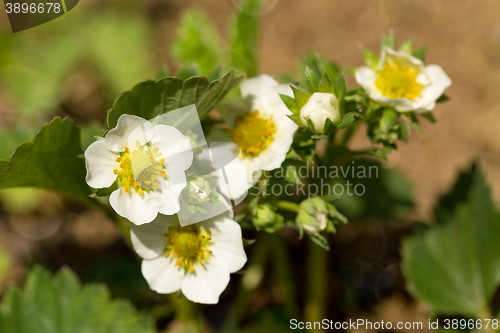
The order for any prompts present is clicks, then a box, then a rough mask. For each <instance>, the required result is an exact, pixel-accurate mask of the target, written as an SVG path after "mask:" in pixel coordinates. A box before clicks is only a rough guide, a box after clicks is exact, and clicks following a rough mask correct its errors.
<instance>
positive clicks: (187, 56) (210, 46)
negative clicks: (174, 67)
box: [172, 10, 223, 75]
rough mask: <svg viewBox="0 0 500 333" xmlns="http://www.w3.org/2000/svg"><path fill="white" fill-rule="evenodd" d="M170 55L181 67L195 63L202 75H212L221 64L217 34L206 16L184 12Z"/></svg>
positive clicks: (220, 50) (190, 11)
mask: <svg viewBox="0 0 500 333" xmlns="http://www.w3.org/2000/svg"><path fill="white" fill-rule="evenodd" d="M172 55H173V57H174V58H175V59H176V60H177V61H178V62H179V63H181V64H182V65H183V66H187V65H189V64H190V63H197V64H198V67H199V68H200V72H201V74H203V75H208V74H210V73H212V72H213V71H215V70H216V69H217V68H218V67H219V66H220V65H221V64H222V62H223V57H222V46H221V44H220V40H219V34H218V33H217V29H216V28H215V27H214V25H213V24H212V22H210V19H209V18H208V17H207V16H206V15H204V14H203V13H201V12H199V11H195V10H187V11H185V12H184V14H183V15H182V18H181V23H180V25H179V28H178V30H177V37H176V38H175V40H174V42H173V45H172Z"/></svg>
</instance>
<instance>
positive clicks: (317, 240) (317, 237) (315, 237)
mask: <svg viewBox="0 0 500 333" xmlns="http://www.w3.org/2000/svg"><path fill="white" fill-rule="evenodd" d="M307 235H308V236H309V238H310V239H311V240H312V241H313V242H314V244H316V245H318V246H319V247H321V248H323V249H325V250H327V251H329V250H330V246H329V245H328V241H327V240H326V238H325V237H323V236H322V235H321V234H318V233H313V232H308V233H307Z"/></svg>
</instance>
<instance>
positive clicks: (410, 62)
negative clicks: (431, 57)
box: [378, 46, 424, 72]
mask: <svg viewBox="0 0 500 333" xmlns="http://www.w3.org/2000/svg"><path fill="white" fill-rule="evenodd" d="M387 60H389V61H399V62H401V64H402V65H403V66H411V67H414V68H416V69H417V70H418V71H419V72H423V71H424V62H423V61H422V60H420V59H418V58H415V57H414V56H412V55H410V54H408V53H406V52H399V51H395V50H393V49H391V48H390V47H387V46H384V47H383V48H382V55H381V56H380V60H379V64H378V68H379V69H382V68H384V64H385V62H386V61H387Z"/></svg>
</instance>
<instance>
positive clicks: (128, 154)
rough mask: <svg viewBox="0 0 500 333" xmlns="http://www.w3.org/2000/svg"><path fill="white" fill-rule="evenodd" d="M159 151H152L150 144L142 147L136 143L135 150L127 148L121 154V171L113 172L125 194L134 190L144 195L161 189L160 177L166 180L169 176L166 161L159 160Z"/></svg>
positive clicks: (119, 160) (118, 160) (157, 149)
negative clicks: (166, 170)
mask: <svg viewBox="0 0 500 333" xmlns="http://www.w3.org/2000/svg"><path fill="white" fill-rule="evenodd" d="M159 150H160V149H159V148H158V147H156V148H153V149H151V146H150V145H149V143H147V144H146V145H144V146H141V144H140V143H139V141H136V143H135V149H134V150H130V149H129V148H128V147H125V151H124V152H121V153H120V157H118V158H117V159H116V161H117V162H120V170H119V169H115V170H113V172H114V173H115V174H117V175H118V186H120V187H123V189H124V191H125V193H128V191H130V189H134V190H135V191H136V192H137V193H138V194H139V195H142V194H143V193H144V192H146V193H149V192H150V191H152V190H153V189H156V188H159V187H160V184H159V183H158V177H165V178H166V177H167V174H166V172H165V170H164V169H165V166H164V165H163V163H165V159H163V158H161V159H157V154H158V151H159Z"/></svg>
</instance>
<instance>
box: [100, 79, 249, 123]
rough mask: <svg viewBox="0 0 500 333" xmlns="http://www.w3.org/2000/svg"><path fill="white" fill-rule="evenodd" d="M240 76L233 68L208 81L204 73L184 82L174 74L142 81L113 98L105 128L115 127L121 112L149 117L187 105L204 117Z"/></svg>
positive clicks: (238, 80)
mask: <svg viewBox="0 0 500 333" xmlns="http://www.w3.org/2000/svg"><path fill="white" fill-rule="evenodd" d="M241 79H242V76H241V75H240V76H235V70H234V69H233V70H231V71H229V72H227V73H226V74H225V75H224V76H223V77H222V78H221V79H219V80H215V81H213V82H211V83H210V82H208V79H207V78H206V77H204V76H195V77H192V78H189V79H187V80H186V81H182V80H181V79H179V78H176V77H166V78H163V79H161V80H158V81H156V82H155V81H152V80H145V81H142V82H140V83H139V84H137V85H136V86H135V87H133V88H132V90H129V91H125V92H124V93H122V94H121V95H120V97H118V99H117V100H116V101H115V104H114V105H113V108H112V109H111V110H110V111H109V113H108V129H112V128H113V127H115V126H116V123H117V121H118V118H120V116H121V115H123V114H131V115H136V116H139V117H142V118H144V119H153V118H154V117H156V116H158V115H160V114H163V113H166V112H168V111H172V110H175V109H178V108H181V107H183V106H187V105H191V104H195V105H196V108H197V110H198V114H199V116H200V119H204V118H205V117H206V116H207V115H208V113H209V112H210V110H212V108H214V107H215V106H216V105H217V103H218V102H219V101H220V100H222V99H223V98H224V96H225V95H226V94H227V93H228V92H229V91H230V90H231V89H232V88H233V87H235V86H236V85H237V84H238V83H239V82H240V81H241ZM181 121H191V120H189V119H179V122H181Z"/></svg>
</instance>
